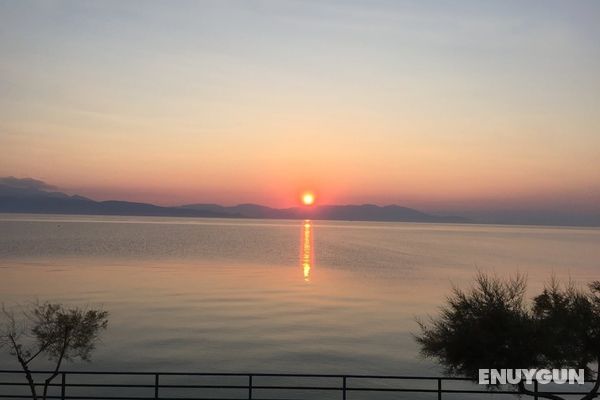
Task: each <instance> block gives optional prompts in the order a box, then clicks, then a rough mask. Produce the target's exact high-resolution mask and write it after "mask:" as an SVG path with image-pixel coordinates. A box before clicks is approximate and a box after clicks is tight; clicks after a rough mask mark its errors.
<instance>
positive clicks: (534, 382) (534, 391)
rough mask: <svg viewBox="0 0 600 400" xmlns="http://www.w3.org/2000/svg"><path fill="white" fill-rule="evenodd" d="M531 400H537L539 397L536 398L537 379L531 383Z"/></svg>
mask: <svg viewBox="0 0 600 400" xmlns="http://www.w3.org/2000/svg"><path fill="white" fill-rule="evenodd" d="M533 398H534V400H538V399H539V396H538V381H537V379H536V380H535V381H533Z"/></svg>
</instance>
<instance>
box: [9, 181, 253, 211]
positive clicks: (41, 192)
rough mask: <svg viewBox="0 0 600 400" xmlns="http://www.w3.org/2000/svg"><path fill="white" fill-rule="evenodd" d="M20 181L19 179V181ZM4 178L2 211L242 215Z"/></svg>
mask: <svg viewBox="0 0 600 400" xmlns="http://www.w3.org/2000/svg"><path fill="white" fill-rule="evenodd" d="M14 180H16V181H17V182H15V181H14ZM25 183H26V184H24V182H22V181H21V180H18V179H16V178H12V177H9V178H0V212H5V213H34V214H91V215H138V216H163V217H222V218H232V217H241V215H236V214H232V213H219V212H213V211H209V210H191V209H187V210H186V209H182V208H178V207H160V206H155V205H153V204H146V203H132V202H128V201H94V200H91V199H88V198H86V197H82V196H69V195H68V194H65V193H61V192H54V191H49V190H48V189H50V188H51V187H49V186H46V185H45V184H43V182H41V181H35V180H29V182H25Z"/></svg>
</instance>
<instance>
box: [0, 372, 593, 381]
mask: <svg viewBox="0 0 600 400" xmlns="http://www.w3.org/2000/svg"><path fill="white" fill-rule="evenodd" d="M23 373H24V372H23V371H19V370H0V374H23ZM31 373H32V374H34V375H35V374H50V373H54V371H31ZM60 373H64V374H68V375H140V376H145V375H152V376H154V375H156V374H159V375H164V376H239V377H245V376H249V375H252V376H254V377H290V378H294V377H295V378H344V377H345V378H349V379H398V380H435V381H437V380H438V379H442V380H444V381H472V379H470V378H464V377H452V376H449V377H439V376H410V375H338V374H291V373H290V374H286V373H272V374H270V373H263V372H259V373H240V372H145V371H144V372H126V371H114V372H108V371H60ZM586 382H588V383H594V382H596V380H595V379H592V380H587V381H586Z"/></svg>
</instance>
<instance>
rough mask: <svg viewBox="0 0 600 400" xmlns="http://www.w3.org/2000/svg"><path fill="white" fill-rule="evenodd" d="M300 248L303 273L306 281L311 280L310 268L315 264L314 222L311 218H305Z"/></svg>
mask: <svg viewBox="0 0 600 400" xmlns="http://www.w3.org/2000/svg"><path fill="white" fill-rule="evenodd" d="M300 249H301V255H300V263H301V264H302V273H303V274H304V281H305V282H310V270H311V268H312V267H313V266H314V265H313V264H314V262H313V250H314V249H313V233H312V223H311V221H310V220H304V222H303V223H302V240H301V245H300Z"/></svg>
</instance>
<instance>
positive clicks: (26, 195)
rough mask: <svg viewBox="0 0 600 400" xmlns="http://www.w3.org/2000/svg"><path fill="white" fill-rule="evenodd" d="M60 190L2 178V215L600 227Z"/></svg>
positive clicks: (593, 221) (563, 215) (580, 216)
mask: <svg viewBox="0 0 600 400" xmlns="http://www.w3.org/2000/svg"><path fill="white" fill-rule="evenodd" d="M56 189H57V188H56V187H54V186H52V185H48V184H46V183H45V182H43V181H39V180H36V179H31V178H15V177H0V213H31V214H88V215H132V216H160V217H204V218H264V219H327V220H343V221H391V222H393V221H398V222H434V223H483V224H509V225H553V226H589V227H598V226H600V215H598V214H595V215H592V214H590V213H588V212H582V211H579V210H577V209H576V208H573V209H572V210H568V211H561V212H552V211H544V210H535V209H533V210H521V211H518V210H500V211H498V210H496V211H493V210H487V211H465V212H464V216H444V215H435V214H429V213H424V212H421V211H418V210H415V209H412V208H407V207H401V206H398V205H388V206H377V205H374V204H362V205H323V206H313V207H291V208H272V207H266V206H262V205H259V204H239V205H237V206H229V207H226V206H221V205H218V204H202V203H201V204H188V205H183V206H178V207H162V206H157V205H154V204H148V203H135V202H129V201H117V200H110V201H95V200H92V199H89V198H87V197H83V196H77V195H74V196H71V195H68V194H66V193H62V192H60V191H57V190H56ZM442 214H444V213H442ZM448 214H450V213H448Z"/></svg>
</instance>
